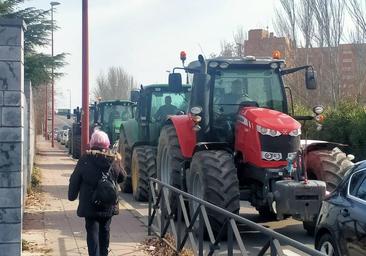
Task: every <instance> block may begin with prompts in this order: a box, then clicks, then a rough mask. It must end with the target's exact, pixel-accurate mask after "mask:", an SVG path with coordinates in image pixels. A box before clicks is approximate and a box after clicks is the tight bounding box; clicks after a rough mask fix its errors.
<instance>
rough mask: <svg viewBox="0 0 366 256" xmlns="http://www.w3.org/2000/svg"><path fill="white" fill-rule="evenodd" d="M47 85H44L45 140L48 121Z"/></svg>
mask: <svg viewBox="0 0 366 256" xmlns="http://www.w3.org/2000/svg"><path fill="white" fill-rule="evenodd" d="M47 88H48V84H46V92H45V98H46V99H45V109H44V137H45V139H46V140H47V137H48V123H47V119H48V100H47V98H48V89H47Z"/></svg>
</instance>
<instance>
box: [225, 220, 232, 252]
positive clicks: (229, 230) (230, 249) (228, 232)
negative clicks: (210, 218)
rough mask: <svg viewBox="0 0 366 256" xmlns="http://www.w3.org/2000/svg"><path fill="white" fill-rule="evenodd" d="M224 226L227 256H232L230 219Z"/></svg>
mask: <svg viewBox="0 0 366 256" xmlns="http://www.w3.org/2000/svg"><path fill="white" fill-rule="evenodd" d="M225 225H226V226H227V255H228V256H233V229H232V228H231V224H230V219H229V221H227V222H226V224H225Z"/></svg>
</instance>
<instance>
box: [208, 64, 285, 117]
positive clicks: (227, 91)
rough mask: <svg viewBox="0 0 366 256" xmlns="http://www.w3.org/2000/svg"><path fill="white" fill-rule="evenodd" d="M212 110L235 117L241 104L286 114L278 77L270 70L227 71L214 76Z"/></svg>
mask: <svg viewBox="0 0 366 256" xmlns="http://www.w3.org/2000/svg"><path fill="white" fill-rule="evenodd" d="M213 93H214V97H213V107H214V110H215V112H216V113H217V114H220V115H221V114H222V115H232V114H236V113H237V111H238V109H239V105H240V104H241V103H243V102H251V103H252V104H253V103H255V104H257V105H258V106H259V107H263V108H270V109H275V110H278V111H281V112H284V111H285V99H284V93H283V89H282V87H281V82H280V77H279V75H278V73H276V72H275V71H274V70H272V69H231V70H230V69H229V70H222V71H220V72H219V73H218V74H216V75H215V84H214V90H213Z"/></svg>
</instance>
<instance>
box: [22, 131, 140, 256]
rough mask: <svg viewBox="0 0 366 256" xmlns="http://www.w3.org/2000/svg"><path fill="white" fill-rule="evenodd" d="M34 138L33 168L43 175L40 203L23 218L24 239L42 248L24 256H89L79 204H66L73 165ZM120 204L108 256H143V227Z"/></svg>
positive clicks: (60, 150)
mask: <svg viewBox="0 0 366 256" xmlns="http://www.w3.org/2000/svg"><path fill="white" fill-rule="evenodd" d="M50 144H51V143H50V142H49V141H45V140H44V139H43V138H42V137H40V136H39V137H38V138H37V149H38V154H37V157H36V166H37V167H39V168H40V169H41V173H42V191H43V193H42V202H41V203H40V205H39V207H37V206H34V207H33V206H30V207H28V208H27V210H26V213H25V215H24V223H25V224H24V228H23V239H24V240H26V241H27V242H31V243H36V244H37V246H38V247H42V248H44V249H43V251H42V252H40V250H38V252H33V253H30V252H23V255H32V256H34V255H88V251H87V245H86V232H85V228H84V219H83V218H79V217H77V215H76V208H77V205H78V201H74V202H70V201H68V200H67V190H68V184H69V177H70V175H71V173H72V171H73V169H74V166H75V164H76V161H75V160H73V159H72V158H70V157H69V156H68V154H67V152H66V150H65V149H64V148H63V147H61V146H60V145H58V144H57V143H56V144H55V148H53V149H52V148H51V146H50ZM124 205H125V204H124V202H123V199H122V201H121V204H120V214H119V215H117V216H114V217H113V218H112V224H111V243H110V249H111V252H110V255H146V254H145V253H144V252H143V251H142V249H141V245H140V242H142V241H143V240H144V239H145V238H146V236H147V230H146V227H145V226H144V225H143V224H142V223H141V222H140V221H139V220H138V219H137V218H136V217H134V216H133V215H132V214H131V213H130V211H128V210H126V209H125V207H124Z"/></svg>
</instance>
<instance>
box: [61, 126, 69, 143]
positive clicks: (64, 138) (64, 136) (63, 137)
mask: <svg viewBox="0 0 366 256" xmlns="http://www.w3.org/2000/svg"><path fill="white" fill-rule="evenodd" d="M68 140H69V131H68V130H62V135H61V144H62V145H67V141H68Z"/></svg>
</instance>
